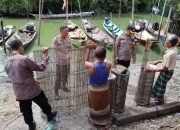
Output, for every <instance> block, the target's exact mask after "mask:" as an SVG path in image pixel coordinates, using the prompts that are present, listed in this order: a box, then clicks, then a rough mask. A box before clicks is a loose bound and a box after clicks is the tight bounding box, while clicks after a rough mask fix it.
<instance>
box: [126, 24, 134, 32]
mask: <svg viewBox="0 0 180 130" xmlns="http://www.w3.org/2000/svg"><path fill="white" fill-rule="evenodd" d="M126 30H128V31H134V30H135V27H134V25H132V24H129V25H128V26H127V28H126Z"/></svg>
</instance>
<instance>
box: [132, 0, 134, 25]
mask: <svg viewBox="0 0 180 130" xmlns="http://www.w3.org/2000/svg"><path fill="white" fill-rule="evenodd" d="M132 24H133V25H134V0H132Z"/></svg>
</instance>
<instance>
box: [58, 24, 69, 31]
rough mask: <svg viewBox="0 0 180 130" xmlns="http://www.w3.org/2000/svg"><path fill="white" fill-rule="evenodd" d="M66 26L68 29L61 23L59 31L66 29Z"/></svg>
mask: <svg viewBox="0 0 180 130" xmlns="http://www.w3.org/2000/svg"><path fill="white" fill-rule="evenodd" d="M66 28H67V29H68V27H67V26H66V25H62V26H61V27H60V29H59V31H60V32H62V31H63V30H64V29H66Z"/></svg>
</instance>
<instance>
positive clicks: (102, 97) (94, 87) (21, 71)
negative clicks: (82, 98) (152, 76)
mask: <svg viewBox="0 0 180 130" xmlns="http://www.w3.org/2000/svg"><path fill="white" fill-rule="evenodd" d="M133 30H134V28H133V26H132V25H129V26H128V27H127V29H126V31H125V32H124V33H123V34H122V35H121V36H119V37H117V38H116V42H115V53H116V64H119V65H123V66H125V67H127V68H128V67H129V66H130V62H131V59H133V62H135V60H136V53H135V46H134V45H133V44H132V38H131V35H132V31H133ZM177 42H178V38H177V36H175V35H173V36H172V37H168V38H167V39H166V42H165V46H166V47H167V51H166V53H165V55H164V57H163V60H161V61H157V62H154V64H157V63H161V62H162V68H160V69H145V70H144V71H145V72H160V74H159V77H158V78H157V80H156V83H155V85H154V87H153V90H152V97H153V98H154V99H155V101H156V102H157V104H162V103H164V93H165V89H166V84H167V82H168V81H169V79H170V78H171V77H172V75H173V70H174V67H175V65H176V55H177V50H176V48H175V45H176V43H177ZM10 46H11V50H12V53H11V56H10V57H9V58H8V59H7V61H6V64H5V71H6V73H7V75H8V76H9V78H10V79H11V80H12V86H13V90H14V93H15V96H16V100H17V101H19V107H20V111H21V112H22V114H23V116H24V120H25V123H26V124H27V125H28V126H29V130H35V129H36V124H35V121H34V119H33V114H32V108H31V106H32V101H33V102H35V103H36V104H37V105H38V106H39V107H40V108H41V109H42V111H43V113H44V114H46V115H47V119H48V121H51V120H52V119H53V118H54V117H55V116H56V114H57V112H56V111H54V112H53V111H52V108H51V106H50V105H49V103H48V99H47V98H46V96H45V94H44V92H43V90H41V88H40V86H39V83H38V82H37V81H36V80H35V79H34V77H33V71H44V70H45V69H46V66H47V65H48V60H49V57H48V49H47V48H43V50H42V62H41V63H40V64H38V63H36V62H35V61H33V60H32V59H30V58H29V57H27V56H25V55H24V48H23V45H22V42H21V41H20V40H18V39H16V40H14V41H12V42H11V43H10ZM53 47H54V48H55V53H56V56H57V65H56V81H55V86H54V93H55V99H56V100H58V99H59V96H60V95H59V92H58V91H59V89H60V88H61V89H62V90H64V91H65V92H70V90H69V89H68V86H67V85H68V84H67V81H68V74H69V71H70V59H71V57H72V55H71V49H72V41H71V39H70V37H69V36H68V27H67V26H61V27H60V34H59V35H58V36H57V37H55V38H54V39H53ZM91 49H93V50H94V57H95V61H94V62H90V61H89V55H90V52H91V51H90V50H91ZM105 58H106V49H105V48H104V47H96V45H95V44H94V43H93V42H88V43H87V45H86V56H85V67H86V69H87V73H88V76H89V88H88V101H89V112H90V121H92V122H93V123H94V124H99V125H107V124H109V115H110V103H109V86H108V77H109V73H110V70H111V63H110V62H108V61H107V60H106V59H105Z"/></svg>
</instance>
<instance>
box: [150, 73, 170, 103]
mask: <svg viewBox="0 0 180 130" xmlns="http://www.w3.org/2000/svg"><path fill="white" fill-rule="evenodd" d="M173 73H174V70H169V71H166V72H160V74H159V76H158V78H157V80H156V83H155V85H154V87H153V89H152V94H151V96H152V97H153V98H154V99H155V100H159V101H164V94H165V91H166V85H167V82H168V81H169V80H170V79H171V77H172V75H173Z"/></svg>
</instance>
